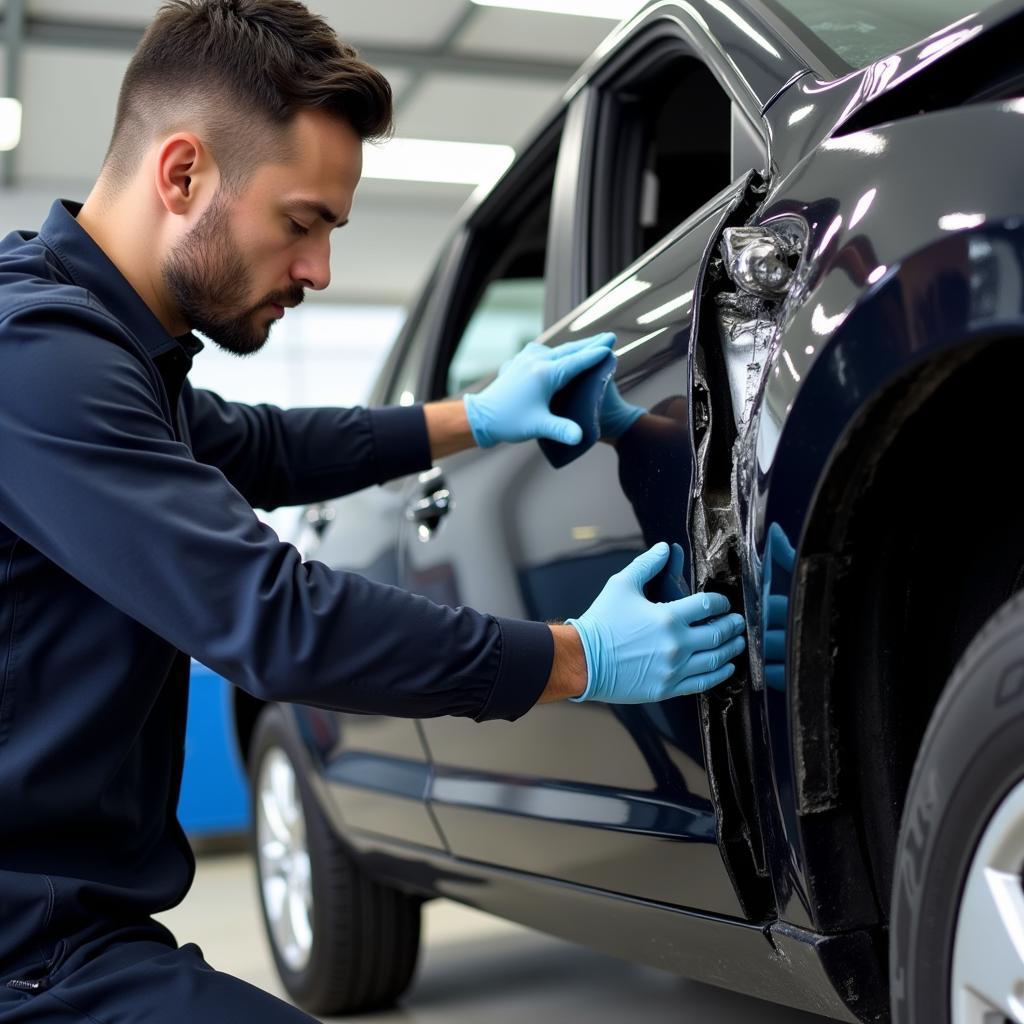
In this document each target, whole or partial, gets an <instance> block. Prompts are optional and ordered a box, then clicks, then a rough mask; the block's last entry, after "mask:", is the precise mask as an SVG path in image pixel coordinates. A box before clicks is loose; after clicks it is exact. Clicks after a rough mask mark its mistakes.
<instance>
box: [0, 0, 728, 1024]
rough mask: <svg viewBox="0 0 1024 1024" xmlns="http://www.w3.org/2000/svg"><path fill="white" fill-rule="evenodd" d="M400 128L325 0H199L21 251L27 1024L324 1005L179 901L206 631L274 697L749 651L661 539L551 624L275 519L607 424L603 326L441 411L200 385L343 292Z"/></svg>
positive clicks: (171, 9) (19, 960)
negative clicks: (196, 383)
mask: <svg viewBox="0 0 1024 1024" xmlns="http://www.w3.org/2000/svg"><path fill="white" fill-rule="evenodd" d="M390 123H391V95H390V90H389V88H388V85H387V83H386V81H385V80H384V79H383V78H382V77H381V76H380V74H379V73H377V72H376V71H374V70H373V69H372V68H370V67H368V66H367V65H366V64H364V63H362V62H361V61H360V60H359V59H358V58H357V56H356V55H355V53H354V51H352V50H351V49H349V48H347V47H345V46H343V45H341V44H340V43H339V42H338V40H337V39H336V37H335V36H334V34H333V33H332V32H331V31H330V30H329V29H328V28H327V26H326V25H325V24H324V23H323V22H322V21H320V20H319V19H317V18H315V17H313V16H312V15H310V14H309V12H308V11H307V10H306V9H305V8H304V7H303V6H302V5H301V4H299V3H296V2H293V0H172V2H171V3H169V4H167V5H165V7H164V8H162V9H161V12H160V14H159V15H158V17H157V19H156V21H155V22H154V24H153V25H152V26H151V28H150V30H149V31H148V32H147V34H146V36H145V38H144V39H143V41H142V43H141V44H140V46H139V49H138V51H137V52H136V54H135V56H134V58H133V60H132V62H131V65H130V66H129V69H128V71H127V73H126V75H125V80H124V83H123V87H122V92H121V97H120V101H119V104H118V110H117V118H116V124H115V128H114V134H113V139H112V142H111V145H110V149H109V152H108V154H107V157H106V161H105V163H104V165H103V168H102V171H101V174H100V177H99V179H98V181H97V183H96V185H95V188H94V189H93V190H92V192H91V193H90V195H89V197H88V199H87V200H86V202H85V204H84V205H83V206H82V207H78V206H76V205H74V204H71V203H65V202H58V203H55V204H54V206H53V209H52V211H51V213H50V215H49V217H48V218H47V220H46V223H45V224H44V225H43V227H42V229H41V231H40V232H39V233H38V235H35V234H31V233H17V234H13V235H10V236H8V238H7V239H5V240H4V241H3V243H2V245H0V467H2V469H0V922H2V927H0V1021H2V1022H4V1024H11V1022H14V1021H17V1022H29V1021H31V1022H38V1021H72V1020H74V1021H100V1022H104V1024H105V1022H107V1021H111V1020H115V1019H116V1020H120V1021H134V1020H139V1021H143V1020H145V1021H165V1020H166V1021H171V1020H174V1021H190V1022H198V1021H214V1020H216V1021H218V1022H219V1021H236V1020H248V1021H252V1022H256V1021H263V1020H268V1021H270V1020H273V1021H286V1020H305V1019H307V1018H305V1017H304V1016H303V1015H302V1014H299V1013H298V1012H297V1011H295V1010H292V1009H291V1008H289V1007H287V1006H285V1005H284V1004H282V1003H279V1002H278V1001H276V1000H273V999H271V998H270V997H269V996H267V995H266V994H264V993H262V992H259V991H258V990H256V989H254V988H252V987H251V986H248V985H245V984H244V983H242V982H240V981H237V980H236V979H233V978H230V977H228V976H226V975H222V974H218V973H217V972H215V971H213V970H212V969H211V968H210V967H209V966H208V965H206V964H205V963H204V962H203V960H202V955H201V953H200V951H199V950H198V949H197V948H196V947H195V946H185V947H183V948H181V949H178V948H177V945H176V942H175V940H174V938H173V936H171V935H170V934H169V933H168V932H167V930H166V929H164V928H163V927H161V926H159V925H157V924H156V923H155V922H153V921H152V919H151V916H150V915H151V914H153V913H154V912H156V911H159V910H162V909H165V908H167V907H170V906H172V905H174V904H176V903H178V902H179V901H180V900H181V899H182V898H183V896H184V895H185V893H186V891H187V890H188V887H189V885H190V883H191V879H192V874H193V870H194V862H193V860H192V857H191V854H190V852H189V849H188V845H187V843H186V841H185V837H184V835H183V833H182V831H181V829H180V827H179V825H178V823H177V820H176V817H175V806H176V801H177V794H178V784H179V780H180V773H181V761H182V746H183V737H184V729H185V708H186V694H187V680H188V670H189V656H190V655H191V656H194V657H196V658H198V659H199V660H200V661H202V662H204V663H205V664H207V665H209V666H211V667H212V668H214V669H215V670H217V671H218V672H220V673H222V674H223V675H225V676H226V677H227V678H229V679H231V680H232V681H233V682H234V683H236V684H237V685H239V686H242V687H244V688H246V689H247V690H249V691H251V692H252V693H254V694H256V695H258V696H260V697H262V698H265V699H268V700H285V701H298V702H306V703H309V704H315V705H319V706H322V707H329V708H337V709H342V710H353V711H364V712H374V713H384V714H394V715H405V716H430V715H442V714H452V715H465V716H470V717H473V718H475V719H476V720H478V721H482V720H486V719H494V718H504V719H509V720H514V719H516V718H518V717H519V716H521V715H522V714H524V713H525V712H527V711H528V710H529V709H530V708H531V707H532V706H533V705H534V704H535V703H538V702H544V701H550V700H557V699H561V698H573V699H595V700H606V701H617V702H637V701H643V700H660V699H663V698H666V697H671V696H675V695H676V694H679V693H686V692H693V691H695V690H699V689H704V688H706V687H709V686H713V685H715V684H716V683H718V682H720V681H722V680H723V679H724V678H726V677H727V675H728V674H729V673H730V672H731V670H732V666H731V665H729V664H728V661H729V659H731V658H733V657H735V656H736V655H737V654H738V653H739V652H740V651H741V650H742V648H743V639H742V637H741V636H740V635H739V634H740V633H741V631H742V628H743V623H742V619H741V618H740V616H738V615H728V614H727V612H728V602H727V601H726V600H725V599H724V598H722V597H720V596H719V595H713V594H706V595H705V594H700V595H695V596H694V597H691V598H687V599H686V600H682V601H677V602H671V603H668V604H652V603H650V602H648V601H647V600H646V599H645V598H644V596H643V592H642V587H643V584H644V582H645V581H647V580H648V579H650V578H652V577H653V576H654V575H655V574H656V573H657V572H658V571H659V570H660V569H662V567H663V566H664V565H665V564H666V562H667V561H668V559H669V557H670V552H669V549H668V546H667V545H665V544H661V545H656V546H655V547H654V548H652V549H651V550H650V551H649V552H647V553H646V554H644V555H641V556H640V557H639V558H638V559H637V560H636V561H635V562H634V563H633V564H632V565H631V566H629V567H627V568H626V569H625V570H624V571H623V572H622V573H620V574H618V575H617V576H615V577H613V578H612V580H611V581H609V584H608V586H607V587H606V588H605V590H604V591H603V592H602V594H601V595H600V596H599V597H598V599H597V600H596V601H595V603H594V605H593V606H592V607H591V608H590V609H589V610H588V611H587V612H586V613H585V614H584V615H582V616H581V617H580V619H579V620H578V621H575V622H570V623H565V624H558V625H552V626H548V625H545V624H543V623H535V622H517V621H508V620H498V619H495V618H494V617H492V616H489V615H485V614H480V613H478V612H475V611H472V610H469V609H450V608H443V607H439V606H436V605H433V604H431V603H430V602H428V601H425V600H423V599H421V598H418V597H413V596H411V595H408V594H405V593H403V592H401V591H399V590H396V589H393V588H389V587H383V586H379V585H375V584H372V583H370V582H368V581H366V580H364V579H362V578H361V577H358V576H355V575H349V574H345V573H336V572H332V571H330V570H329V569H328V568H327V567H326V566H324V565H321V564H319V563H316V562H306V563H304V562H302V560H301V558H300V556H299V555H298V553H297V552H296V550H295V549H294V548H293V547H291V546H289V545H286V544H282V543H281V542H280V541H279V540H278V539H277V538H276V537H275V536H274V534H273V533H272V531H270V530H269V529H268V528H266V527H265V526H263V525H262V524H261V523H260V522H259V521H258V520H257V519H256V517H255V515H254V514H253V512H252V507H253V506H256V507H263V508H273V507H275V506H279V505H296V504H302V503H305V502H312V501H321V500H324V499H328V498H331V497H334V496H337V495H339V494H342V493H345V492H348V491H353V490H357V489H359V488H361V487H365V486H367V485H369V484H371V483H380V482H382V481H384V480H387V479H389V478H393V477H397V476H401V475H404V474H407V473H411V472H414V471H416V470H420V469H424V468H426V467H428V466H429V465H430V463H431V459H432V458H436V457H438V456H442V455H445V454H447V453H451V452H455V451H458V450H460V449H463V448H466V447H468V446H469V445H472V444H474V443H482V444H494V443H498V442H507V441H519V440H526V439H529V438H536V437H542V436H547V437H555V438H559V439H561V440H564V441H570V442H571V441H574V440H576V439H578V437H579V436H580V434H579V427H578V426H577V425H576V424H574V423H572V422H569V421H566V420H559V419H557V418H555V417H553V416H552V415H551V413H550V410H549V406H548V402H549V400H550V398H551V396H552V394H553V393H554V392H555V391H557V390H558V389H559V388H560V387H562V386H564V384H565V383H567V382H568V381H569V380H570V379H572V378H573V377H574V376H575V375H577V374H579V373H581V372H583V371H584V370H586V369H587V368H588V367H590V366H592V365H595V364H596V363H597V362H598V361H599V360H601V359H603V358H605V357H606V354H607V346H608V344H609V339H608V338H607V337H604V338H599V339H594V340H591V341H589V342H587V343H583V344H576V345H573V346H564V347H562V348H561V349H554V350H549V349H546V348H542V347H540V346H533V347H531V348H529V349H528V350H527V351H526V352H524V353H523V354H521V355H520V356H519V357H517V358H516V359H515V360H514V361H513V362H512V363H511V364H510V365H509V366H508V367H507V369H506V371H505V372H504V373H502V374H501V375H499V377H498V378H497V379H496V380H495V381H494V382H493V383H492V384H491V385H490V386H489V387H488V388H486V389H485V390H484V391H482V392H481V393H480V394H478V395H477V396H475V397H474V398H471V399H468V400H467V401H465V402H461V401H450V402H440V403H431V404H428V405H425V406H417V407H413V408H400V409H382V410H372V411H368V410H364V409H351V410H342V409H317V410H293V411H287V412H283V411H281V410H278V409H273V408H270V407H266V406H263V407H256V408H252V407H247V406H241V405H237V404H234V403H230V402H224V401H222V400H221V399H220V398H218V397H217V396H215V395H213V394H210V393H207V392H203V391H200V390H197V389H193V388H192V387H191V385H190V384H189V383H188V381H187V373H188V370H189V368H190V366H191V363H192V359H193V357H194V356H195V355H196V354H197V353H198V351H199V350H200V348H201V347H202V346H201V344H200V342H199V341H198V340H197V339H196V337H195V336H194V335H192V334H191V333H190V331H191V330H193V329H198V330H200V331H202V332H203V333H205V334H206V335H207V336H208V337H209V338H211V339H213V341H214V342H216V343H217V344H218V345H220V346H222V347H224V348H226V349H228V350H230V351H232V352H236V353H238V354H246V353H251V352H255V351H256V350H257V349H259V348H260V347H261V346H262V345H263V343H264V342H265V341H266V340H267V336H268V333H269V330H270V326H271V325H272V323H273V322H274V321H275V320H276V319H278V318H279V317H280V316H282V315H283V314H284V311H285V309H287V308H289V307H292V306H295V305H297V304H298V303H299V302H300V301H301V300H302V297H303V295H304V293H305V291H306V290H307V289H322V288H325V287H326V286H327V284H328V276H329V271H328V260H329V249H330V236H331V232H332V231H333V230H334V229H335V228H339V227H342V226H343V225H344V224H345V222H346V221H347V219H348V216H349V211H350V209H351V207H352V201H353V193H354V192H355V189H356V185H357V183H358V181H359V175H360V163H361V148H362V142H363V140H364V139H371V138H375V137H379V136H381V135H383V134H385V133H386V132H387V131H388V129H389V128H390ZM678 554H679V553H678V551H677V552H676V557H675V559H674V569H675V571H677V572H678V571H679V569H680V568H681V566H680V565H679V562H678ZM701 620H710V621H704V622H703V623H702V622H701ZM425 652H428V653H429V657H425Z"/></svg>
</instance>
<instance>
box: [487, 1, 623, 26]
mask: <svg viewBox="0 0 1024 1024" xmlns="http://www.w3.org/2000/svg"><path fill="white" fill-rule="evenodd" d="M473 3H475V4H479V5H480V6H481V7H509V8H511V9H512V10H516V11H540V12H541V13H543V14H581V15H585V16H586V17H588V18H609V19H611V20H612V21H621V20H622V19H623V18H628V17H629V16H630V15H631V14H636V12H637V11H638V10H639V9H640V7H641V5H642V4H643V0H473Z"/></svg>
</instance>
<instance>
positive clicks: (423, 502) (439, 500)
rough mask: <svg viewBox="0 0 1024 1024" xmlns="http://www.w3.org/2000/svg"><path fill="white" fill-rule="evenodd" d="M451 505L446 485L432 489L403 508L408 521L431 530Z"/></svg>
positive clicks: (449, 492)
mask: <svg viewBox="0 0 1024 1024" xmlns="http://www.w3.org/2000/svg"><path fill="white" fill-rule="evenodd" d="M451 507H452V495H451V491H449V490H448V488H447V487H442V488H439V489H438V490H436V491H434V492H433V494H428V495H427V496H426V497H424V498H420V499H419V501H414V502H413V503H412V504H411V505H410V506H409V507H408V508H407V509H406V510H405V518H406V519H408V520H409V522H410V523H416V524H418V525H420V526H424V527H427V528H428V529H431V530H432V529H434V528H435V527H436V526H437V524H438V523H439V522H440V521H441V517H442V516H446V515H447V514H448V513H449V511H451Z"/></svg>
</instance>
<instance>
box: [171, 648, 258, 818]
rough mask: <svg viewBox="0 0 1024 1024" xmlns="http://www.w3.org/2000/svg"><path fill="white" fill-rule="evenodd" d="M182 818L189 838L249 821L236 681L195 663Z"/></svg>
mask: <svg viewBox="0 0 1024 1024" xmlns="http://www.w3.org/2000/svg"><path fill="white" fill-rule="evenodd" d="M178 818H179V820H180V821H181V824H182V827H183V828H184V829H185V832H186V833H187V834H188V835H189V836H190V837H207V836H215V835H223V834H228V833H233V832H241V831H244V830H245V829H246V828H248V825H249V796H248V786H247V782H246V778H245V773H244V772H243V770H242V764H241V759H240V757H239V755H238V749H237V747H236V745H235V737H234V727H233V725H232V719H231V684H230V683H229V682H228V681H227V680H226V679H224V677H223V676H219V675H217V673H216V672H212V671H210V669H208V668H207V667H206V666H205V665H200V664H199V662H197V661H193V662H192V682H191V685H190V686H189V696H188V728H187V730H186V732H185V770H184V775H183V777H182V780H181V795H180V797H179V799H178Z"/></svg>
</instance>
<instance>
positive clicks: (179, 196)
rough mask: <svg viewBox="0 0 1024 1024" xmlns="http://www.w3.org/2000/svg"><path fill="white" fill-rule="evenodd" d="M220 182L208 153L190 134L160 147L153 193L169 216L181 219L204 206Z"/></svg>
mask: <svg viewBox="0 0 1024 1024" xmlns="http://www.w3.org/2000/svg"><path fill="white" fill-rule="evenodd" d="M219 182H220V175H219V172H218V170H217V165H216V164H215V163H214V162H213V158H212V156H211V155H210V151H209V150H208V149H207V148H206V147H205V146H204V145H203V143H202V142H201V141H200V139H199V138H198V136H196V135H194V134H193V133H192V132H177V133H175V134H174V135H171V136H169V137H168V138H166V139H164V141H163V142H162V143H160V148H159V149H158V150H157V157H156V191H157V195H158V196H159V197H160V202H161V203H162V204H163V206H164V208H165V209H166V210H167V212H168V213H173V214H178V215H182V214H187V213H188V212H189V211H190V210H194V209H196V208H199V207H202V206H205V204H206V202H207V200H208V199H209V198H210V197H211V196H212V195H213V194H214V192H216V190H217V186H218V184H219Z"/></svg>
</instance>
